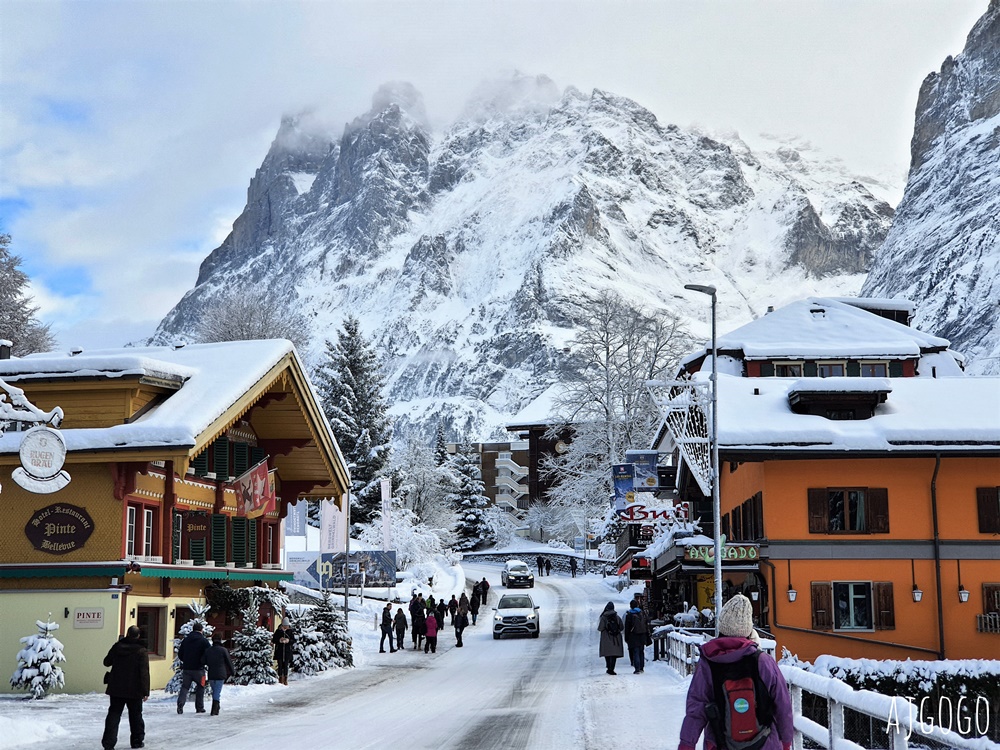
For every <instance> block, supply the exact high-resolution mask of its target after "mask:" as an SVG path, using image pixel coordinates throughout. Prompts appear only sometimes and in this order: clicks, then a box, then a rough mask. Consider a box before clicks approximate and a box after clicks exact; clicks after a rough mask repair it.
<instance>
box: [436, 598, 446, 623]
mask: <svg viewBox="0 0 1000 750" xmlns="http://www.w3.org/2000/svg"><path fill="white" fill-rule="evenodd" d="M447 614H448V602H446V601H445V600H444V597H442V598H441V601H439V602H438V605H437V621H438V630H441V628H443V627H444V618H445V615H447Z"/></svg>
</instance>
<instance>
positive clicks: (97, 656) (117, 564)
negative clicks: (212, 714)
mask: <svg viewBox="0 0 1000 750" xmlns="http://www.w3.org/2000/svg"><path fill="white" fill-rule="evenodd" d="M0 380H2V381H3V382H4V383H6V384H7V386H8V388H9V389H10V390H13V389H20V390H22V391H23V392H24V395H25V397H26V398H27V399H28V400H29V401H30V402H31V403H32V404H33V405H34V406H36V407H37V408H38V409H40V410H42V411H50V410H52V409H54V408H55V407H61V409H62V411H63V413H64V415H65V416H64V419H63V422H62V424H61V426H60V431H61V434H62V437H63V439H64V440H65V443H66V451H67V452H66V459H65V465H64V467H63V469H64V470H65V471H66V472H67V473H68V474H69V475H70V482H69V484H67V485H66V486H65V487H63V488H62V489H60V490H58V491H56V492H52V493H51V494H38V493H35V492H29V491H27V490H25V489H23V488H22V487H21V486H19V484H18V483H17V482H16V481H14V479H13V478H12V474H13V473H14V472H15V471H18V470H19V467H20V466H21V462H20V456H19V452H20V447H21V441H22V439H23V437H24V435H25V434H26V433H25V432H22V431H19V430H18V429H17V425H16V424H13V425H10V426H8V429H7V431H6V433H5V434H3V435H2V436H0V668H3V669H6V670H7V671H6V672H5V673H4V674H5V675H10V674H12V673H13V672H14V669H15V667H16V664H17V660H16V656H17V652H18V650H19V649H20V645H19V639H20V638H22V637H23V636H26V635H30V634H33V633H35V632H37V628H36V626H35V621H36V620H45V619H46V618H50V621H51V622H55V623H57V624H58V625H59V626H60V627H59V630H58V631H57V632H56V637H57V638H58V639H59V640H60V641H62V642H63V644H64V646H65V654H66V663H65V665H64V668H65V673H66V691H68V692H77V693H79V692H87V691H91V690H100V691H103V689H104V686H103V684H102V679H103V676H104V672H105V671H106V670H105V667H104V666H103V665H102V660H103V658H104V655H105V654H106V653H107V650H108V649H109V648H110V646H111V644H112V643H114V641H115V640H116V639H117V638H118V637H119V635H120V634H121V633H123V632H124V631H125V629H126V628H127V627H128V626H129V625H137V626H138V627H139V628H140V629H141V630H142V631H143V633H144V635H145V638H146V641H147V643H148V646H149V652H150V675H151V677H152V686H153V687H154V688H162V687H163V686H164V685H165V684H166V683H167V681H168V679H169V678H170V675H171V662H172V659H173V650H172V641H173V638H174V637H175V635H176V633H177V631H178V629H179V628H180V626H181V625H182V624H183V623H184V622H186V621H187V620H188V619H190V617H191V611H190V610H189V608H188V604H189V603H190V602H191V601H192V600H195V601H199V602H201V603H204V602H205V590H206V588H207V587H209V586H212V585H219V584H221V583H223V582H227V583H228V584H229V585H230V586H232V587H233V588H237V587H242V586H254V585H256V586H263V585H269V586H276V585H277V582H278V581H281V580H286V579H291V577H292V574H291V573H289V572H287V571H284V570H282V569H281V560H282V555H281V551H282V550H281V548H282V525H281V519H282V518H283V517H284V516H285V515H286V514H287V512H288V504H289V503H294V502H296V501H299V500H307V501H308V500H319V499H323V498H331V499H334V500H335V501H336V502H337V504H338V505H340V504H341V503H342V502H343V497H344V494H345V493H346V491H347V486H348V474H347V468H346V464H345V462H344V459H343V456H342V455H341V453H340V450H339V448H338V447H337V443H336V441H335V439H334V437H333V435H332V433H331V432H330V428H329V425H328V423H327V421H326V419H325V417H324V416H323V413H322V411H321V409H320V406H319V404H318V402H317V399H316V396H315V394H314V392H313V390H312V386H311V385H310V383H309V380H308V378H307V376H306V374H305V372H304V370H303V368H302V364H301V362H300V360H299V358H298V356H297V355H296V353H295V350H294V348H293V347H292V345H291V344H290V343H289V342H288V341H284V340H268V341H234V342H225V343H217V344H191V345H187V346H176V347H151V348H136V349H108V350H101V351H91V352H80V351H75V352H71V353H68V354H55V353H47V354H36V355H31V356H28V357H24V358H22V359H0ZM2 395H4V394H2V393H0V396H2ZM248 478H252V479H254V480H255V481H256V482H257V484H256V490H261V488H262V487H263V490H262V491H260V492H256V494H254V493H252V492H248V490H249V489H250V487H251V484H250V483H249V482H248ZM261 479H262V480H263V483H262V482H261V481H260V480H261ZM241 480H242V481H241ZM0 688H2V689H4V690H8V691H9V690H10V687H9V685H8V680H7V679H6V676H4V677H3V679H0Z"/></svg>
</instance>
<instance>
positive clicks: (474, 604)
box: [469, 587, 479, 625]
mask: <svg viewBox="0 0 1000 750" xmlns="http://www.w3.org/2000/svg"><path fill="white" fill-rule="evenodd" d="M469 614H470V615H472V624H473V625H475V624H476V619H477V618H478V617H479V589H477V588H475V587H473V589H472V598H471V599H470V600H469Z"/></svg>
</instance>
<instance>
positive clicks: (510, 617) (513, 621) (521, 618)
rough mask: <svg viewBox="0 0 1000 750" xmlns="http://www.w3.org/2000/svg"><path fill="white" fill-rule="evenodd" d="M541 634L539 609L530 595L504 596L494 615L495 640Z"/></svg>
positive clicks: (498, 603) (534, 636)
mask: <svg viewBox="0 0 1000 750" xmlns="http://www.w3.org/2000/svg"><path fill="white" fill-rule="evenodd" d="M539 633H541V624H540V623H539V621H538V607H537V606H536V605H535V602H534V601H533V600H532V598H531V597H530V596H529V595H528V594H504V595H503V596H501V597H500V601H499V602H497V606H496V609H495V610H494V613H493V640H497V639H498V638H499V637H500V636H502V635H530V636H531V637H532V638H537V637H538V635H539Z"/></svg>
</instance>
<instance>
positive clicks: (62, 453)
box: [11, 426, 70, 494]
mask: <svg viewBox="0 0 1000 750" xmlns="http://www.w3.org/2000/svg"><path fill="white" fill-rule="evenodd" d="M20 456H21V468H18V469H14V471H13V472H12V473H11V476H12V477H13V479H14V481H15V482H17V483H18V484H19V485H21V486H22V487H24V489H26V490H28V491H29V492H36V493H39V494H48V493H50V492H56V491H58V490H61V489H62V488H63V487H65V486H66V485H67V484H69V481H70V477H69V474H67V473H66V472H65V471H63V470H62V467H63V463H64V462H65V461H66V442H65V441H64V440H63V436H62V434H60V432H59V431H58V430H53V429H52V428H50V427H42V426H39V427H32V428H31V429H30V430H28V431H27V432H25V433H24V437H22V438H21V450H20Z"/></svg>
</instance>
